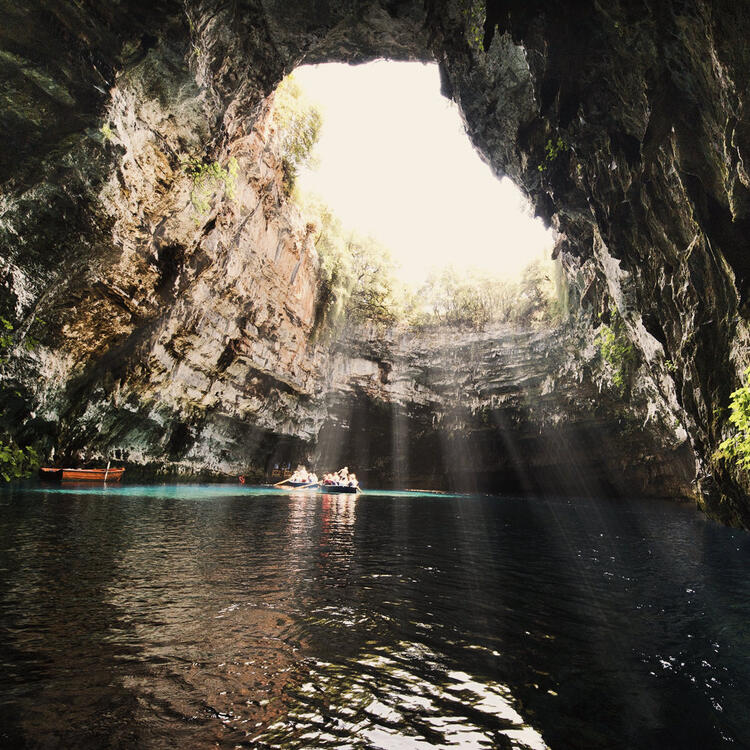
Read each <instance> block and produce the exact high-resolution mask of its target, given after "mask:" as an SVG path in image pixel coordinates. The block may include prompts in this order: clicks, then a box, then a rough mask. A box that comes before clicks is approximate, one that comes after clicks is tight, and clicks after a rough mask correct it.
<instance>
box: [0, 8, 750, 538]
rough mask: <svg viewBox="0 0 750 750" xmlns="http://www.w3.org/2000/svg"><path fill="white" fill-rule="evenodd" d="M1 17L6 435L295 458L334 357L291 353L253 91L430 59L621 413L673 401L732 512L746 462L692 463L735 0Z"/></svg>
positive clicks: (173, 453) (721, 401) (717, 407)
mask: <svg viewBox="0 0 750 750" xmlns="http://www.w3.org/2000/svg"><path fill="white" fill-rule="evenodd" d="M2 12H3V18H4V23H3V25H2V27H1V28H0V70H1V71H2V76H1V77H0V93H1V94H2V96H1V97H0V118H2V120H1V121H2V124H3V132H4V133H5V138H6V140H5V148H4V149H3V150H2V152H0V274H1V275H2V283H3V293H2V295H0V315H2V316H3V317H4V318H6V319H8V320H9V321H10V323H11V324H12V325H13V326H14V331H13V336H14V346H13V351H12V352H10V353H9V352H7V351H6V352H5V354H6V355H9V356H6V362H5V363H4V365H3V378H2V382H3V391H4V396H3V403H4V406H5V415H6V421H7V422H8V423H9V424H12V425H13V428H14V429H15V430H16V431H17V432H18V433H19V434H21V435H23V433H24V432H25V433H26V434H27V435H34V436H39V435H43V436H46V437H45V439H46V440H47V443H48V445H49V446H50V447H52V446H53V445H54V446H56V447H57V448H58V450H62V451H68V452H71V453H73V452H75V451H78V450H81V449H83V448H87V449H89V450H91V451H92V452H94V453H95V452H96V451H101V452H104V451H109V450H110V449H113V448H115V447H116V446H118V445H119V446H121V447H122V449H128V450H129V451H130V454H129V455H130V458H131V460H136V461H139V462H141V463H143V462H150V461H152V460H153V461H156V462H157V463H158V462H161V463H164V464H170V465H173V464H175V465H178V466H180V467H182V468H183V469H185V470H195V469H199V468H210V469H213V470H219V471H220V470H232V469H234V468H235V467H236V464H237V462H238V461H245V462H246V463H252V464H256V463H258V461H259V460H261V458H262V457H265V458H266V459H267V458H268V457H269V456H271V455H272V454H273V453H274V451H275V450H277V447H278V446H282V447H283V445H287V443H288V446H287V447H288V448H289V450H290V451H292V452H294V451H295V450H296V451H304V450H305V447H306V446H307V445H308V444H309V442H310V440H311V439H312V438H313V436H315V435H316V434H317V432H318V430H319V428H320V427H321V425H322V424H323V422H324V420H325V418H326V410H325V408H320V407H319V404H320V403H325V398H324V393H323V392H322V391H320V390H319V389H320V388H321V387H325V383H327V382H328V381H327V380H326V378H327V377H328V376H327V375H326V373H325V372H323V371H324V370H325V369H326V367H327V365H326V362H327V360H328V357H327V354H326V352H325V351H320V350H319V349H317V350H316V349H315V346H314V345H313V344H312V343H311V338H310V332H311V329H312V326H313V324H314V311H315V304H316V300H315V284H316V271H315V267H316V262H317V261H316V258H315V253H314V251H313V248H312V247H311V245H310V238H309V236H308V234H307V228H306V227H304V226H302V225H300V224H299V222H298V220H297V219H296V218H295V216H294V215H293V214H292V213H289V212H288V211H287V210H286V209H285V208H284V204H285V200H284V194H283V189H282V186H281V182H280V177H279V172H278V167H277V163H276V161H275V158H274V155H273V153H272V150H271V149H270V148H269V147H268V135H269V133H268V128H269V127H270V125H269V123H268V121H267V105H266V102H267V97H268V96H269V95H270V94H271V92H272V90H273V88H274V87H275V85H276V84H277V83H278V81H279V80H280V79H281V77H282V76H283V74H284V73H286V72H289V71H290V70H292V69H293V68H294V67H295V66H296V65H297V64H299V63H301V62H319V61H324V60H340V61H348V62H359V61H363V60H368V59H372V58H375V57H380V56H385V57H391V58H395V59H415V60H436V61H438V63H439V64H440V67H441V75H442V79H443V83H444V90H445V93H446V94H447V95H448V96H451V97H452V98H453V99H455V100H456V101H457V102H458V104H459V106H460V108H461V111H462V113H463V116H464V118H465V121H466V125H467V131H468V133H469V135H470V137H471V138H472V140H473V142H474V144H475V145H476V147H477V148H478V149H479V150H480V152H481V153H482V154H483V155H484V157H485V158H486V159H487V160H488V162H490V163H491V165H492V166H493V168H494V169H495V170H496V171H497V172H498V174H508V175H509V176H510V177H512V178H513V179H514V180H515V181H516V182H517V183H518V184H519V185H520V186H521V187H522V188H523V189H525V190H526V192H527V194H528V195H529V196H530V197H531V199H532V200H533V202H534V204H535V206H536V209H537V211H538V213H539V214H540V215H542V216H543V217H545V218H546V219H547V220H548V221H550V222H551V223H552V224H553V225H554V226H556V227H557V229H558V230H559V231H560V233H561V236H562V238H563V240H562V243H561V245H560V248H559V253H560V254H561V256H562V258H563V261H564V264H565V267H566V269H567V273H568V275H569V277H570V279H571V282H572V284H573V286H574V288H575V289H576V290H577V295H578V297H579V298H580V300H581V303H582V306H583V308H584V309H586V310H589V311H591V313H592V317H591V320H592V322H593V323H595V322H596V317H595V315H596V313H598V312H600V311H603V310H604V309H605V308H606V306H607V305H608V304H609V302H608V300H609V299H612V300H614V303H615V304H616V306H617V308H618V310H619V312H620V314H621V316H622V317H623V319H624V320H625V322H626V325H627V329H628V331H629V335H630V336H631V338H632V340H633V341H634V342H635V343H636V345H637V347H638V349H639V351H640V356H641V360H642V363H643V367H642V378H643V382H644V386H643V388H644V389H646V390H648V391H649V393H650V396H649V399H648V401H649V404H650V405H646V403H645V402H643V403H642V407H643V408H645V409H646V413H651V414H653V413H657V412H658V413H660V414H665V415H666V414H670V415H673V416H672V418H673V419H674V420H675V422H674V424H673V429H674V435H673V438H674V440H676V441H677V442H679V431H680V428H679V427H678V426H677V425H684V427H685V428H686V429H687V435H688V438H689V441H690V446H691V450H692V451H693V452H694V454H695V456H696V458H697V461H698V464H697V477H698V479H699V491H700V498H701V502H702V503H703V504H704V506H705V507H706V508H707V510H708V511H709V512H711V513H712V514H713V515H715V516H717V517H720V518H722V519H723V520H725V521H727V522H732V523H742V524H744V525H750V505H748V503H747V500H746V497H745V491H746V490H747V489H748V488H749V487H748V484H747V477H746V476H744V475H743V474H741V473H740V472H738V471H736V470H735V469H734V468H733V467H731V466H726V465H724V464H722V463H721V462H718V461H716V460H715V459H713V458H712V456H713V453H714V451H715V448H716V446H717V445H718V443H719V441H720V440H721V438H722V437H723V436H724V435H726V434H727V422H726V407H727V403H728V399H729V393H730V392H731V390H732V389H733V388H734V387H735V386H736V385H737V383H738V382H739V373H741V371H742V370H743V369H744V366H745V365H746V364H747V360H748V335H747V324H746V321H747V316H748V314H749V313H748V308H747V304H746V303H747V292H748V282H749V281H750V272H749V270H748V264H747V259H746V253H745V247H744V245H745V242H746V236H747V232H746V231H745V229H746V224H747V222H748V215H749V214H748V206H749V205H750V204H749V202H748V187H749V180H748V175H747V172H746V168H745V164H746V161H747V160H746V152H747V149H748V144H749V142H750V130H748V119H747V114H746V101H747V95H748V71H749V70H750V65H749V63H750V59H748V57H749V56H750V50H749V49H748V47H747V45H746V44H745V39H746V38H747V33H748V31H749V30H750V14H749V13H748V10H747V9H746V7H745V6H744V5H743V4H742V3H736V2H728V1H726V2H719V3H716V2H710V3H709V2H707V1H706V0H686V1H684V2H676V1H675V2H671V1H670V0H667V2H658V3H655V2H650V0H642V1H641V2H627V3H625V2H617V1H615V2H611V3H606V4H603V3H598V2H594V1H593V0H592V1H591V2H576V3H572V2H571V3H542V2H537V1H534V2H523V3H520V2H515V1H511V2H500V0H491V1H490V2H487V3H486V4H485V3H484V2H481V1H479V0H425V1H424V2H422V1H421V0H419V1H418V0H392V1H391V0H389V1H388V2H385V1H384V0H382V1H380V2H370V1H367V0H354V1H353V2H346V3H344V2H341V3H338V2H334V1H331V2H325V3H314V4H313V5H312V6H311V5H310V4H309V3H301V2H296V0H286V1H285V2H283V3H282V2H276V1H275V0H240V1H239V2H236V3H224V2H220V0H186V2H184V3H177V2H171V1H169V0H160V1H159V2H156V3H152V2H148V3H146V2H141V1H139V0H123V2H120V3H118V4H110V5H108V6H101V4H98V3H94V2H92V1H91V0H81V1H80V2H76V3H73V2H72V1H66V0H60V1H59V2H55V3H51V4H50V3H44V2H41V1H40V0H21V2H17V3H9V2H3V3H2ZM186 158H187V159H197V160H199V162H200V163H201V164H205V165H211V164H218V165H220V166H221V167H222V168H226V166H227V165H228V164H229V163H230V159H231V158H235V159H236V160H237V164H238V167H239V168H238V173H237V184H236V186H233V189H232V190H231V191H229V192H231V193H232V194H234V196H235V198H232V197H231V196H230V195H228V194H227V186H226V184H223V185H220V184H216V185H215V186H214V187H215V191H213V192H212V194H211V196H210V199H209V201H208V203H209V206H208V207H207V209H206V210H203V206H202V204H201V201H195V200H193V198H194V197H195V196H191V193H192V192H193V191H194V189H195V185H194V184H191V178H190V174H189V173H186V170H185V168H184V164H185V159H186ZM188 171H189V170H188ZM196 203H197V204H198V207H196ZM292 275H294V276H295V281H296V282H297V284H296V285H295V287H297V288H299V289H300V293H299V295H298V296H296V297H295V296H294V295H293V294H290V283H289V282H290V280H291V277H292ZM480 348H481V347H480ZM490 348H491V347H490ZM480 359H481V358H480ZM396 369H398V368H396ZM646 381H649V385H648V386H646V385H645V383H646ZM466 382H467V384H468V382H469V381H466ZM471 382H474V381H471ZM321 384H323V385H321ZM490 390H491V389H490ZM573 421H575V420H573ZM295 441H300V442H299V443H298V444H297V443H295ZM293 444H294V445H296V446H297V447H294V445H293ZM136 446H140V448H137V449H136ZM241 446H244V447H241ZM274 446H276V447H274ZM286 449H287V448H284V450H286ZM279 450H280V449H279ZM138 451H141V453H140V454H138ZM238 451H239V458H238ZM243 451H244V453H243ZM282 452H283V451H282ZM290 455H291V454H290ZM264 460H265V459H264ZM261 462H262V461H261ZM394 471H395V469H394Z"/></svg>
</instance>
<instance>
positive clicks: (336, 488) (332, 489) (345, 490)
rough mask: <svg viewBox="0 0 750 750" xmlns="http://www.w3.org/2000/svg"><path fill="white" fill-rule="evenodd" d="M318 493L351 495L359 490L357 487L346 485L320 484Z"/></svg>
mask: <svg viewBox="0 0 750 750" xmlns="http://www.w3.org/2000/svg"><path fill="white" fill-rule="evenodd" d="M319 489H320V491H321V492H323V493H325V494H326V495H328V494H333V495H336V494H347V495H353V494H355V493H356V492H357V490H358V489H359V488H358V487H347V486H346V485H342V484H321V485H320V488H319Z"/></svg>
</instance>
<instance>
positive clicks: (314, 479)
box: [307, 471, 318, 484]
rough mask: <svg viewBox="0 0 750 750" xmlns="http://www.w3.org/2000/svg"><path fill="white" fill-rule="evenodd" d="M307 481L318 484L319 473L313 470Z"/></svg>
mask: <svg viewBox="0 0 750 750" xmlns="http://www.w3.org/2000/svg"><path fill="white" fill-rule="evenodd" d="M307 483H308V484H317V483H318V475H317V474H316V473H315V472H314V471H311V472H310V473H309V474H308V475H307Z"/></svg>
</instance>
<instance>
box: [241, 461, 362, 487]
mask: <svg viewBox="0 0 750 750" xmlns="http://www.w3.org/2000/svg"><path fill="white" fill-rule="evenodd" d="M242 480H243V477H240V482H242ZM274 487H278V488H279V489H289V490H316V491H318V492H322V493H331V494H337V493H346V494H357V493H359V492H362V490H361V489H360V487H359V482H358V481H357V475H356V474H354V473H353V472H351V473H350V472H349V468H348V467H347V466H344V467H343V468H342V469H339V470H338V471H335V472H332V473H330V474H325V475H324V476H323V478H322V479H318V476H317V474H315V472H310V471H308V470H307V469H306V468H305V467H304V466H298V467H297V469H296V470H295V472H294V473H293V474H292V475H291V476H290V477H288V478H286V479H282V480H281V481H280V482H276V484H274Z"/></svg>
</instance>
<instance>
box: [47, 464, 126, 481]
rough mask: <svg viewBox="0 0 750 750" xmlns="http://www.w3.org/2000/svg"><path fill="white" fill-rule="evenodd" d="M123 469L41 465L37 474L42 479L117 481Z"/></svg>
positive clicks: (120, 477)
mask: <svg viewBox="0 0 750 750" xmlns="http://www.w3.org/2000/svg"><path fill="white" fill-rule="evenodd" d="M124 473H125V469H109V470H107V469H53V468H48V467H42V468H41V469H39V474H40V475H41V478H42V479H47V480H52V481H55V482H59V481H60V480H68V481H74V482H104V481H107V482H119V481H120V480H121V479H122V475H123V474H124Z"/></svg>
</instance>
